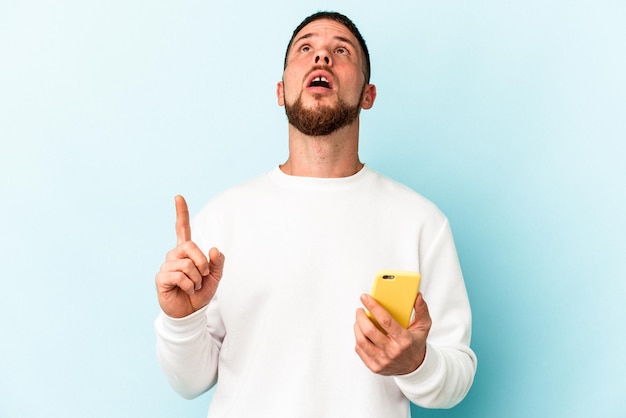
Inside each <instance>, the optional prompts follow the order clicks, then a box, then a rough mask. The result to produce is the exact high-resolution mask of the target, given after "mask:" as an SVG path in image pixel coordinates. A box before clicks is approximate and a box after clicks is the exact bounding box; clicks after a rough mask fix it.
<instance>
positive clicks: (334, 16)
mask: <svg viewBox="0 0 626 418" xmlns="http://www.w3.org/2000/svg"><path fill="white" fill-rule="evenodd" d="M320 19H329V20H334V21H335V22H339V23H341V24H342V25H343V26H345V27H346V28H347V29H348V30H349V31H350V32H352V34H353V35H354V37H355V38H356V39H357V41H359V45H361V49H362V50H363V58H365V68H364V69H363V75H365V82H366V83H369V81H370V72H371V67H370V53H369V51H368V50H367V45H366V44H365V39H363V36H361V32H359V29H358V28H357V27H356V25H355V24H354V23H353V22H352V21H351V20H350V19H349V18H348V17H347V16H344V15H342V14H341V13H337V12H317V13H314V14H312V15H311V16H309V17H307V18H306V19H304V20H303V21H302V22H301V23H300V24H299V25H298V27H297V28H296V29H295V30H294V31H293V34H292V35H291V39H290V40H289V44H287V51H286V52H285V63H284V68H287V57H288V56H289V49H290V48H291V44H292V43H293V40H294V38H295V37H296V35H297V34H298V32H300V31H301V30H302V28H304V27H305V26H306V25H308V24H309V23H311V22H314V21H316V20H320Z"/></svg>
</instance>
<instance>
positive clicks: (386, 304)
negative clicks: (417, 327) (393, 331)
mask: <svg viewBox="0 0 626 418" xmlns="http://www.w3.org/2000/svg"><path fill="white" fill-rule="evenodd" d="M420 280H421V277H420V274H419V273H418V272H416V271H399V270H383V271H379V272H378V273H377V274H376V277H375V278H374V283H373V284H372V291H371V295H372V297H373V298H374V299H376V301H377V302H378V303H380V305H381V306H382V307H383V308H385V309H386V310H387V312H389V313H390V314H391V316H392V317H393V318H394V319H395V320H396V321H397V322H398V323H399V324H400V325H402V326H403V327H404V328H407V327H408V326H409V321H410V320H411V313H412V312H413V305H414V304H415V299H416V298H417V293H418V291H419V285H420ZM366 313H367V316H369V318H370V319H371V320H372V322H373V323H374V324H375V325H376V326H377V327H378V329H380V330H381V331H383V332H385V331H384V330H383V329H382V327H381V326H380V325H379V324H378V322H376V320H375V319H374V317H373V316H372V314H371V313H370V312H369V311H367V312H366Z"/></svg>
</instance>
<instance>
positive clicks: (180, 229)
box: [174, 195, 191, 245]
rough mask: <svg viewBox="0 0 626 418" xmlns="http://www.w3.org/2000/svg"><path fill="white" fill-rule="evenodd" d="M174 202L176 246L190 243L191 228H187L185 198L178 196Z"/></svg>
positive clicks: (187, 216)
mask: <svg viewBox="0 0 626 418" xmlns="http://www.w3.org/2000/svg"><path fill="white" fill-rule="evenodd" d="M174 201H175V202H176V244H177V245H180V244H182V243H183V242H187V241H191V226H189V209H187V202H185V198H184V197H182V196H180V195H178V196H176V197H175V198H174Z"/></svg>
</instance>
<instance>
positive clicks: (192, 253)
mask: <svg viewBox="0 0 626 418" xmlns="http://www.w3.org/2000/svg"><path fill="white" fill-rule="evenodd" d="M175 201H176V248H174V249H173V250H171V251H170V252H168V253H167V255H166V257H165V262H164V263H163V264H162V265H161V270H160V271H159V273H157V275H156V278H155V281H156V287H157V294H158V298H159V304H160V305H161V309H162V310H163V312H164V313H165V314H166V315H168V316H171V317H174V318H182V317H184V316H187V315H190V314H192V313H194V312H195V311H197V310H198V309H200V308H202V307H204V306H206V305H207V304H208V303H209V302H210V301H211V299H212V298H213V296H214V295H215V292H216V291H217V286H218V284H219V281H220V279H221V278H222V271H223V269H224V255H223V254H222V253H220V252H219V250H218V249H217V248H211V250H210V251H209V254H208V257H207V256H206V255H204V254H203V253H202V251H201V250H200V248H198V246H197V245H196V244H195V243H194V242H193V241H191V226H190V225H189V209H188V208H187V202H185V199H184V198H183V197H182V196H176V197H175Z"/></svg>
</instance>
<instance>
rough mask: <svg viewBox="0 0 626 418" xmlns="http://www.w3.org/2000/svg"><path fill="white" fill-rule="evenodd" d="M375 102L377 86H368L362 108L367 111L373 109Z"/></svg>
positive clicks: (364, 92) (362, 100) (362, 99)
mask: <svg viewBox="0 0 626 418" xmlns="http://www.w3.org/2000/svg"><path fill="white" fill-rule="evenodd" d="M374 100H376V86H375V85H373V84H367V85H366V86H365V89H364V91H363V97H362V98H361V108H363V109H365V110H368V109H371V108H372V106H374Z"/></svg>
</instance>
